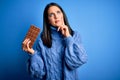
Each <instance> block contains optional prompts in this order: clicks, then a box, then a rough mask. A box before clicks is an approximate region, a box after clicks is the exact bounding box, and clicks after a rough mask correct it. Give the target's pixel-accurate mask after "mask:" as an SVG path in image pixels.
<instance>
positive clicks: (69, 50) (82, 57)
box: [65, 32, 87, 69]
mask: <svg viewBox="0 0 120 80" xmlns="http://www.w3.org/2000/svg"><path fill="white" fill-rule="evenodd" d="M65 44H66V48H65V63H66V66H67V67H68V68H70V69H75V68H78V67H79V66H81V65H82V64H84V63H86V61H87V55H86V51H85V50H84V48H83V46H82V44H81V38H80V35H79V34H78V33H77V32H74V35H73V36H70V37H67V38H65Z"/></svg>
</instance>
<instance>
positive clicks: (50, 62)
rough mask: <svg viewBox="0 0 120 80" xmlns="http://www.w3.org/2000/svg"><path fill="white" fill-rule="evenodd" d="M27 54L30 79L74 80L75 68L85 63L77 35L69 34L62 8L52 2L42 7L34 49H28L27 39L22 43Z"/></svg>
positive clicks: (69, 29) (75, 78)
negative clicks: (40, 22)
mask: <svg viewBox="0 0 120 80" xmlns="http://www.w3.org/2000/svg"><path fill="white" fill-rule="evenodd" d="M23 43H24V44H25V45H27V48H23V50H24V51H26V52H28V53H29V54H30V59H29V61H28V64H29V65H28V69H29V72H30V73H31V75H32V76H33V78H34V79H39V80H77V79H78V77H77V68H78V67H79V66H81V65H83V64H84V63H86V59H87V57H86V53H85V50H84V48H83V46H82V44H81V39H80V35H79V34H78V32H76V31H73V30H72V29H71V27H70V25H69V23H68V20H67V17H66V14H65V12H64V11H63V9H62V8H61V7H60V6H59V5H58V4H56V3H50V4H48V5H47V6H46V7H45V10H44V17H43V32H42V33H41V36H40V39H39V42H38V45H37V47H36V49H33V48H29V43H30V39H26V40H25V41H24V42H23Z"/></svg>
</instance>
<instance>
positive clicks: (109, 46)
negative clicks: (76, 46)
mask: <svg viewBox="0 0 120 80" xmlns="http://www.w3.org/2000/svg"><path fill="white" fill-rule="evenodd" d="M51 1H53V2H56V3H58V4H60V5H61V6H62V8H63V9H64V10H65V12H66V14H67V17H68V19H69V22H70V25H71V26H72V29H74V30H77V31H79V33H80V34H81V37H82V43H83V45H84V47H85V49H86V52H87V55H88V62H87V63H86V64H84V65H83V66H81V67H80V68H79V77H80V79H79V80H120V61H119V60H120V59H119V58H120V1H119V0H79V1H78V0H70V1H67V0H66V1H65V0H49V1H48V0H0V80H30V76H29V75H28V73H27V70H26V63H27V59H28V54H27V53H25V52H23V51H22V49H21V43H22V41H23V39H24V36H25V34H26V32H27V31H28V29H29V26H30V25H31V24H34V25H36V26H38V27H40V28H41V30H42V22H43V10H44V7H45V5H46V4H47V3H49V2H51Z"/></svg>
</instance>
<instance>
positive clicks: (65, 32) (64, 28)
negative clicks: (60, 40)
mask: <svg viewBox="0 0 120 80" xmlns="http://www.w3.org/2000/svg"><path fill="white" fill-rule="evenodd" d="M57 31H61V33H62V34H63V35H64V36H65V37H69V36H70V32H69V30H68V26H67V25H60V26H58V29H57Z"/></svg>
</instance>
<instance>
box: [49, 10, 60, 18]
mask: <svg viewBox="0 0 120 80" xmlns="http://www.w3.org/2000/svg"><path fill="white" fill-rule="evenodd" d="M60 13H61V12H60V11H57V14H60ZM53 15H54V13H50V14H49V16H50V17H52V16H53Z"/></svg>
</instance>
